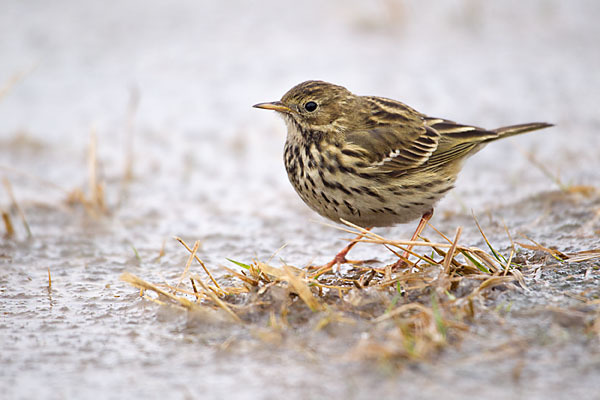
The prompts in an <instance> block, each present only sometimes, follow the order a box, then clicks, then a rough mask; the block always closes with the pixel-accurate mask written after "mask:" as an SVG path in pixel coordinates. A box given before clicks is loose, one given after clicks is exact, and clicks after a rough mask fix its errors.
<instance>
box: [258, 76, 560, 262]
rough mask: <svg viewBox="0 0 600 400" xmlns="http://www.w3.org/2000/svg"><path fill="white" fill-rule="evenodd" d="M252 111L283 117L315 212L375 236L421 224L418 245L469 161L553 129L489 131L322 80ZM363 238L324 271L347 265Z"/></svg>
mask: <svg viewBox="0 0 600 400" xmlns="http://www.w3.org/2000/svg"><path fill="white" fill-rule="evenodd" d="M253 107H255V108H259V109H266V110H273V111H276V112H277V113H278V114H279V115H281V116H282V117H283V119H284V121H285V124H286V126H287V138H286V141H285V145H284V151H283V154H284V157H283V158H284V164H285V168H286V171H287V175H288V178H289V180H290V182H291V184H292V186H293V187H294V189H295V190H296V192H297V193H298V195H299V196H300V198H301V199H302V200H303V201H304V203H306V204H307V205H308V206H309V207H310V208H311V209H313V210H314V211H316V212H317V213H318V214H320V215H321V216H323V217H325V218H328V219H330V220H332V221H334V222H338V223H339V222H343V221H349V222H351V223H353V224H356V225H359V226H361V227H364V228H366V229H369V230H370V229H372V228H374V227H384V226H393V225H396V224H401V223H408V222H411V221H413V220H416V219H419V218H420V222H419V224H418V226H417V229H416V231H415V233H414V235H413V236H412V239H411V240H416V239H417V238H418V237H419V235H421V233H422V231H423V229H424V228H425V226H426V224H427V222H428V221H429V219H431V217H432V215H433V209H434V206H435V205H436V203H437V202H438V201H439V200H440V199H441V198H442V197H444V196H445V195H446V194H447V193H448V192H449V191H450V190H451V189H452V188H453V187H454V185H455V182H456V179H457V176H458V173H459V172H460V170H461V168H462V167H463V164H464V161H465V160H466V159H467V158H468V157H469V156H471V155H473V154H475V153H476V152H477V151H479V150H480V149H481V148H482V147H484V146H485V145H486V144H488V143H489V142H493V141H495V140H498V139H502V138H506V137H509V136H513V135H518V134H522V133H526V132H530V131H534V130H538V129H543V128H548V127H550V126H553V125H552V124H550V123H546V122H532V123H525V124H519V125H510V126H504V127H501V128H497V129H489V130H488V129H483V128H479V127H476V126H472V125H468V124H461V123H457V122H454V121H450V120H447V119H444V118H435V117H430V116H428V115H426V114H423V113H420V112H418V111H417V110H415V109H413V108H411V107H409V106H408V105H406V104H404V103H401V102H400V101H396V100H392V99H389V98H385V97H377V96H360V95H355V94H353V93H351V92H350V91H349V90H348V89H346V88H345V87H343V86H339V85H335V84H332V83H328V82H324V81H320V80H309V81H305V82H302V83H300V84H298V85H296V86H294V87H292V88H291V89H290V90H289V91H288V92H287V93H285V94H284V95H283V97H282V98H281V100H278V101H272V102H263V103H258V104H255V105H254V106H253ZM360 237H362V235H359V237H357V238H356V239H355V240H353V241H352V242H350V244H349V245H348V246H346V247H345V248H344V249H343V250H342V251H340V252H339V253H338V254H337V255H336V256H335V257H334V259H333V260H332V261H331V262H329V263H327V264H325V265H324V266H323V267H322V269H321V270H322V271H323V272H324V271H326V270H328V269H331V267H332V266H333V265H335V264H342V263H344V262H346V261H347V260H346V254H347V253H348V251H349V250H350V249H351V248H352V246H354V245H355V244H356V243H357V241H358V240H359V239H360ZM409 250H410V249H409ZM404 256H405V257H406V258H407V257H408V253H407V252H405V253H404ZM399 263H400V260H399V261H398V262H397V263H396V264H394V265H395V266H396V267H397V266H399V265H400V264H399Z"/></svg>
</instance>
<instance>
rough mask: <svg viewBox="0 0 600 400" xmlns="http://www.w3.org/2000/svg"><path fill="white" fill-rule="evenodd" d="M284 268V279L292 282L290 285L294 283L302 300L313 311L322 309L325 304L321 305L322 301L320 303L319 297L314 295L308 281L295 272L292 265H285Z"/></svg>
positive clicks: (295, 289) (293, 285)
mask: <svg viewBox="0 0 600 400" xmlns="http://www.w3.org/2000/svg"><path fill="white" fill-rule="evenodd" d="M283 269H284V271H285V276H284V279H286V280H287V281H288V282H289V283H290V285H292V287H293V288H294V291H295V292H296V293H298V296H300V298H301V299H302V301H304V303H306V305H307V306H308V307H309V308H310V309H311V310H312V311H319V310H322V309H323V306H322V305H321V303H319V302H318V301H317V299H316V298H315V297H314V296H313V294H312V292H311V291H310V288H309V287H308V285H307V284H306V282H305V281H304V280H302V279H301V278H300V277H299V276H298V275H296V274H295V272H294V270H293V269H292V267H289V266H287V265H284V266H283Z"/></svg>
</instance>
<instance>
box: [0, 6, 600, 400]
mask: <svg viewBox="0 0 600 400" xmlns="http://www.w3.org/2000/svg"><path fill="white" fill-rule="evenodd" d="M598 17H600V2H598V1H594V0H588V1H586V0H575V1H569V2H565V1H560V0H530V1H526V2H524V1H518V0H506V1H502V2H490V1H487V2H485V1H483V0H453V1H443V2H441V1H439V2H423V1H416V0H414V1H409V0H379V1H369V2H366V1H359V0H344V1H342V0H332V1H327V2H324V1H317V0H304V1H302V2H281V1H271V0H269V1H260V2H257V1H242V0H229V1H220V2H216V1H195V0H194V1H193V0H179V1H176V2H174V1H161V0H143V1H142V0H127V1H120V2H116V1H109V2H98V1H96V2H93V1H79V0H57V1H52V2H49V1H41V0H29V1H20V0H3V1H2V6H1V12H0V176H1V177H3V178H6V179H7V180H8V181H9V182H10V183H11V185H12V187H13V189H14V193H15V196H16V198H17V199H18V201H19V202H20V203H21V206H22V207H23V209H24V210H25V214H26V216H27V218H28V219H29V224H30V226H31V230H32V234H33V242H29V241H26V240H25V239H24V237H25V236H24V232H23V230H22V229H21V228H20V226H17V233H16V238H17V239H16V241H12V242H11V241H8V240H5V241H0V243H2V246H1V248H0V250H1V251H2V252H3V253H2V254H4V256H3V258H2V260H3V263H4V264H5V265H6V268H5V271H4V273H3V274H2V279H3V280H2V284H3V285H4V289H3V290H4V291H5V293H9V292H10V293H12V294H11V296H15V298H19V296H22V295H24V294H25V293H28V292H29V291H31V290H34V291H35V290H37V289H35V288H38V286H39V281H40V280H44V279H46V274H47V272H46V269H47V268H48V267H50V268H51V269H52V270H53V271H55V273H56V274H57V279H59V280H58V281H56V283H55V284H56V285H59V284H60V279H62V282H63V284H65V285H71V290H70V291H69V293H66V292H62V294H61V295H59V294H56V292H55V300H54V301H59V302H60V301H61V300H60V299H61V298H60V296H64V297H63V298H62V301H63V303H65V304H66V305H67V309H66V310H63V311H64V314H63V318H64V320H65V322H64V324H65V326H66V327H71V328H73V329H74V330H75V332H76V333H75V335H74V337H75V339H68V338H70V337H73V336H67V334H66V333H60V332H58V333H56V332H55V333H54V334H52V335H49V336H48V335H46V339H45V344H44V346H46V347H48V348H49V349H52V348H53V346H61V348H62V346H64V343H68V344H69V345H70V346H72V348H73V351H70V352H69V351H67V353H66V354H62V353H61V354H62V355H61V356H59V357H58V358H59V359H58V360H57V358H56V355H52V354H49V355H47V356H44V355H43V353H40V354H42V356H41V357H42V359H41V361H42V362H41V364H44V362H47V363H49V364H52V363H57V362H58V363H59V364H60V363H64V364H67V365H70V366H73V369H74V370H76V371H79V370H82V371H83V372H81V373H80V374H81V375H80V376H79V379H77V380H69V379H70V378H64V379H65V381H64V382H66V383H69V384H73V385H75V386H76V387H77V385H81V386H82V387H80V389H81V390H83V391H84V392H85V390H86V389H84V388H83V386H84V385H88V387H89V388H97V387H102V385H101V384H99V383H98V384H97V385H96V386H94V385H95V384H96V383H97V382H96V381H95V380H94V379H95V378H94V377H92V376H91V375H90V373H86V372H84V370H85V368H83V369H81V368H79V367H80V366H81V365H87V364H86V363H88V362H89V360H88V361H85V360H81V358H80V355H79V354H80V351H82V349H81V347H80V346H82V344H81V343H80V339H81V337H83V336H84V335H86V337H87V335H92V337H94V336H93V335H98V338H100V337H103V336H104V335H105V333H106V329H108V331H109V332H111V335H112V336H113V342H111V343H110V344H105V346H107V348H108V349H109V350H110V349H112V350H113V351H114V352H113V353H111V352H110V351H109V352H108V355H106V356H105V357H106V358H103V357H102V356H101V357H100V359H99V360H100V361H99V362H101V363H104V364H103V365H104V366H106V369H105V370H104V374H106V375H104V377H105V378H106V379H107V380H108V382H113V383H114V385H115V387H119V385H122V387H121V389H123V390H124V389H125V387H127V385H126V384H127V382H128V381H127V380H126V379H137V378H140V376H141V375H130V374H134V373H133V372H129V371H123V370H120V369H116V370H114V371H113V370H112V369H111V368H112V366H114V365H116V364H119V365H125V366H126V365H130V364H128V363H127V361H126V360H125V361H124V360H122V359H121V358H119V356H115V354H118V352H119V351H122V350H123V349H124V351H125V353H127V351H128V350H129V351H130V352H131V353H132V354H133V353H134V352H135V351H137V350H136V349H140V348H141V350H140V351H141V353H143V354H146V357H147V361H148V362H150V361H149V360H150V359H151V358H152V357H156V354H155V353H152V354H150V349H152V351H157V350H158V349H156V346H155V343H157V338H156V337H149V336H144V335H142V336H141V337H138V339H136V340H137V342H136V343H135V344H134V345H132V344H131V341H130V339H129V338H128V337H125V335H124V334H121V333H118V332H120V330H121V329H122V326H121V322H122V320H121V319H120V318H125V319H127V318H130V319H131V321H135V322H131V323H133V324H141V325H136V327H135V329H136V331H137V330H143V328H144V326H143V324H144V322H143V321H140V320H138V319H137V317H136V316H133V315H131V314H128V313H130V312H131V310H129V309H128V308H127V307H128V306H127V303H128V302H129V301H130V300H131V301H134V300H133V299H134V298H135V297H131V299H129V297H127V299H128V300H124V299H121V300H119V301H123V303H125V304H124V305H120V306H118V307H122V309H120V313H121V314H120V315H121V317H118V316H116V315H115V316H112V314H111V313H108V311H107V309H111V310H113V308H112V307H117V306H116V305H115V304H114V302H111V303H107V304H105V305H100V306H99V310H96V311H93V310H91V311H88V314H86V315H81V314H79V312H78V311H77V310H78V309H77V307H75V308H74V309H73V310H71V309H70V308H71V307H72V305H73V304H79V302H81V301H85V300H86V299H88V300H89V299H90V298H96V296H100V298H103V296H113V295H114V294H115V293H116V294H117V295H120V296H125V295H130V294H131V288H127V287H125V286H123V285H121V286H119V285H117V288H112V289H111V288H109V287H108V286H107V287H106V288H105V287H104V285H105V284H108V283H110V282H116V281H117V280H118V276H119V274H120V273H121V272H122V271H123V270H131V269H135V270H136V271H135V272H137V273H139V274H141V275H144V276H145V277H146V278H149V277H161V278H163V277H167V278H172V277H175V276H178V274H180V273H181V268H182V265H183V264H184V263H185V259H186V253H185V252H184V251H182V249H181V248H180V246H179V245H178V244H177V243H176V242H174V241H173V240H172V239H171V238H172V237H173V236H182V237H184V238H185V239H186V240H201V242H202V247H201V253H202V255H201V257H202V258H203V259H204V260H205V261H206V262H207V263H208V264H210V265H213V266H215V268H216V266H217V265H219V264H223V263H225V262H226V261H225V258H226V257H229V258H233V259H237V260H240V261H244V262H249V261H251V259H253V258H258V259H261V260H267V259H269V257H271V256H272V255H273V254H274V253H275V252H276V251H277V250H278V249H279V248H280V247H281V246H282V245H284V244H287V247H285V248H284V249H283V250H281V251H280V252H279V253H277V257H276V259H275V261H274V263H275V264H277V263H278V262H279V260H278V258H279V257H280V258H281V259H283V260H285V261H286V262H290V263H293V264H295V265H298V266H304V265H306V264H308V263H310V262H325V261H327V260H328V259H329V258H330V257H331V255H333V254H334V252H335V251H337V250H338V249H339V247H341V246H342V245H343V242H342V241H340V240H338V237H342V236H343V235H342V234H341V233H340V232H338V231H335V230H333V229H332V228H330V227H325V226H323V225H322V224H320V223H319V221H320V222H322V221H323V220H322V219H320V217H318V216H317V215H315V214H314V213H312V211H310V210H309V209H308V208H307V207H306V206H304V205H303V204H302V202H301V200H300V199H299V198H298V197H297V196H296V194H295V193H294V191H293V189H292V187H291V185H289V183H288V182H287V177H286V174H285V170H284V167H283V162H282V149H283V143H284V141H285V126H284V124H283V122H282V121H281V120H280V118H278V117H277V116H276V115H275V114H274V113H269V112H265V111H259V110H256V109H253V108H252V107H251V106H252V105H253V104H255V103H258V102H262V101H273V100H277V99H279V98H280V97H281V96H282V95H283V94H284V93H285V92H286V91H287V90H288V89H289V88H291V87H292V86H293V85H295V84H297V83H299V82H301V81H304V80H308V79H322V80H326V81H330V82H333V83H336V84H340V85H343V86H345V87H347V88H348V89H349V90H351V91H352V92H354V93H356V94H364V95H378V96H384V97H389V98H393V99H397V100H400V101H402V102H405V103H406V104H409V105H411V106H412V107H414V108H416V109H417V110H419V111H421V112H424V113H426V114H428V115H431V116H436V117H443V118H447V119H451V120H455V121H460V122H463V123H470V124H474V125H479V126H482V127H486V128H496V127H499V126H502V125H509V124H516V123H524V122H534V121H545V122H551V123H554V124H556V127H554V128H552V129H547V130H544V131H540V132H535V133H531V134H527V135H524V136H518V137H515V138H511V139H509V140H505V141H501V142H496V143H494V144H493V145H492V146H489V147H488V148H486V149H484V150H483V151H482V152H480V153H478V154H477V155H476V156H474V157H473V158H472V159H471V160H469V162H467V164H466V167H465V169H464V171H463V173H462V175H461V177H460V179H459V181H458V185H457V189H456V190H455V191H454V192H453V193H452V194H451V195H449V196H448V197H447V198H446V199H445V200H443V201H442V203H441V204H440V206H439V207H438V212H437V213H436V215H435V216H434V220H433V221H432V222H433V224H434V225H436V226H438V225H441V227H442V228H448V229H449V231H450V232H453V230H454V229H455V224H454V222H451V223H446V224H447V225H445V222H444V221H446V218H449V217H451V216H452V215H462V216H465V218H466V219H465V220H469V221H471V222H470V223H471V224H472V220H471V217H470V210H471V209H473V210H474V211H475V212H476V213H483V212H489V211H490V210H494V209H496V208H498V207H504V206H507V207H508V208H509V209H511V208H512V209H518V208H519V202H520V201H522V200H526V199H528V198H531V197H532V196H534V197H535V196H542V197H543V196H545V193H547V192H551V191H556V190H558V189H559V185H557V181H560V182H561V183H562V184H564V185H596V186H597V184H598V182H599V178H600V136H599V135H598V131H599V130H600V118H599V113H598V105H599V104H600V72H599V71H600V51H598V39H599V38H600V24H598V23H597V22H598ZM92 133H93V135H92ZM94 137H95V139H93V138H94ZM94 140H95V143H96V145H95V152H96V155H95V157H96V158H97V167H96V169H95V172H94V174H96V175H95V176H96V178H97V179H98V182H101V183H102V185H103V186H102V187H103V189H104V192H103V196H104V201H105V203H106V210H107V212H106V215H107V217H105V218H104V219H102V218H101V219H99V220H98V219H90V218H89V216H87V214H86V213H84V212H78V211H77V209H76V208H75V209H72V208H71V209H69V208H65V206H64V204H65V200H66V199H67V198H69V196H70V195H71V196H72V194H73V190H76V189H79V190H81V191H82V192H83V193H85V194H86V196H92V194H91V193H90V190H91V191H93V188H92V189H88V185H89V181H90V170H89V167H88V165H89V164H90V157H91V156H90V153H89V147H90V143H92V142H94ZM532 158H533V159H534V160H535V162H532V161H531V159H532ZM540 165H541V166H542V167H540ZM9 204H10V198H9V196H8V195H7V194H6V193H4V192H0V206H2V207H4V208H7V207H8V205H9ZM531 207H532V208H533V209H534V210H535V208H536V206H535V205H532V206H531ZM534 214H535V213H534ZM511 215H512V214H511V213H510V212H506V215H503V217H506V223H507V225H508V226H509V228H510V229H521V228H526V227H527V226H528V225H527V224H528V223H530V222H531V220H532V219H535V218H537V217H538V215H532V216H531V217H527V216H523V215H518V216H514V217H512V219H511ZM15 219H16V217H15ZM307 220H310V221H316V222H314V223H313V222H310V223H308V224H307ZM538 228H539V226H538ZM551 228H552V229H550V228H548V229H546V230H544V229H543V228H540V230H539V235H540V236H535V233H534V234H533V236H534V237H538V238H539V237H542V238H549V237H551V235H552V234H553V229H554V227H551ZM412 229H414V227H413V226H412V225H411V226H408V225H407V226H399V227H395V228H390V229H385V230H381V231H379V232H378V233H382V234H385V235H387V236H396V237H405V236H407V235H409V234H410V232H411V230H412ZM469 229H470V230H471V231H472V233H469ZM469 229H467V230H466V232H465V233H464V234H463V236H464V237H465V238H475V237H478V233H477V231H475V230H474V229H472V227H471V228H469ZM498 235H501V236H504V231H503V229H499V233H498ZM544 235H545V236H544ZM473 240H475V239H473ZM477 240H479V239H477ZM164 243H166V244H164ZM577 243H578V242H577V241H576V240H575V241H573V242H572V243H571V242H569V245H570V246H574V247H573V248H574V249H577V248H578V247H577V246H580V247H581V246H583V247H585V246H587V244H585V245H584V244H581V243H580V244H577ZM473 244H477V243H475V242H473ZM163 246H164V247H165V248H166V253H165V256H164V257H163V258H161V259H160V260H159V261H155V257H156V256H157V254H158V252H159V250H160V248H161V247H163ZM132 247H134V248H135V252H136V257H134V252H133V251H132ZM579 249H580V248H579ZM372 253H373V248H372V247H369V246H363V247H360V246H357V248H356V250H355V251H353V258H359V259H360V258H361V256H362V258H372V257H373V254H372ZM379 256H380V257H381V258H384V259H385V257H388V255H386V254H381V255H378V257H379ZM25 266H26V267H27V269H26V271H27V272H23V268H25ZM84 266H85V268H84ZM59 277H60V278H59ZM91 277H93V278H91ZM35 282H38V283H35ZM92 282H94V283H92ZM36 285H37V286H36ZM8 287H10V288H11V289H10V290H8V289H6V288H8ZM34 299H35V296H34ZM7 304H8V303H5V305H7ZM10 304H11V305H10V306H7V308H6V309H7V310H10V311H9V312H7V313H5V314H3V315H11V316H12V318H13V319H12V322H9V323H7V324H8V326H9V329H8V330H7V332H8V333H5V334H4V335H5V338H9V336H10V337H11V341H10V343H17V344H14V345H12V344H11V346H8V347H7V348H6V349H5V350H3V353H4V354H5V355H4V357H5V361H7V363H8V365H9V367H8V370H7V371H8V372H6V374H7V375H6V376H7V377H10V379H9V380H7V382H10V383H11V385H12V387H16V388H17V389H18V388H21V389H18V390H23V391H24V392H21V393H27V388H26V386H27V385H26V384H24V382H26V380H27V379H29V378H31V377H32V376H34V375H35V376H36V379H41V382H47V383H48V382H51V381H55V382H56V381H58V382H61V378H60V377H59V376H57V375H56V373H55V372H54V371H53V370H51V369H48V370H46V369H44V367H43V366H41V367H40V366H38V367H36V368H38V369H36V368H34V369H33V370H32V372H30V373H29V374H28V375H20V372H18V371H22V368H23V367H24V366H26V365H30V364H28V363H30V361H31V360H30V359H28V358H27V357H23V356H22V354H24V353H22V352H27V351H31V349H35V348H36V346H40V344H39V341H38V339H37V338H36V337H35V336H34V337H31V338H30V339H25V338H20V339H19V341H17V342H13V341H12V340H16V339H14V338H16V337H19V336H18V331H19V329H21V328H22V327H23V326H24V324H32V323H33V324H34V325H33V326H31V325H28V326H29V328H31V329H41V331H43V326H46V325H44V323H42V322H40V325H39V326H38V325H35V324H36V323H34V322H31V313H35V315H36V316H38V317H39V316H41V317H40V318H42V319H44V318H46V317H47V318H51V313H50V311H49V310H46V311H45V312H46V314H44V312H42V311H40V310H39V309H37V308H36V307H37V306H36V305H35V302H33V303H32V302H28V301H22V302H17V303H10ZM135 312H138V313H139V310H137V311H135ZM135 312H134V313H135ZM98 313H100V314H102V318H108V319H107V320H105V321H108V322H105V324H107V325H108V326H110V327H111V328H106V325H103V327H102V328H94V327H96V322H97V318H100V316H99V314H98ZM105 313H108V314H105ZM136 315H137V314H136ZM123 316H127V317H123ZM7 318H8V317H7ZM165 329H166V333H165V335H164V337H161V339H160V340H162V342H161V341H160V340H159V341H158V342H159V343H162V344H161V346H162V347H163V348H164V349H170V346H175V345H177V344H176V343H175V344H173V343H172V342H171V339H170V338H167V336H169V335H168V334H169V333H170V331H169V329H168V328H165ZM61 332H62V331H61ZM11 335H12V336H11ZM53 335H54V336H53ZM8 342H9V340H8V339H7V343H8ZM90 346H91V349H92V351H93V350H94V345H90ZM132 346H136V347H135V348H134V347H132ZM117 349H121V350H119V351H117ZM164 349H161V350H158V351H167V350H164ZM88 350H89V349H88ZM171 350H172V351H175V350H174V349H171ZM144 351H146V353H144ZM25 354H26V353H25ZM143 354H142V355H140V354H137V355H136V356H137V357H142V356H143ZM158 356H159V358H160V357H163V358H165V357H168V356H167V355H166V354H160V353H159V355H158ZM111 357H116V358H111ZM132 357H133V356H132ZM28 360H29V361H28ZM115 360H117V362H115ZM137 361H138V359H137V358H132V359H131V360H130V362H131V363H136V362H137ZM188 361H189V362H191V361H190V360H186V361H182V362H183V363H185V362H188ZM3 364H5V365H6V363H4V362H3ZM37 364H38V363H36V365H37ZM259 367H260V368H262V367H264V366H262V365H259ZM306 367H307V368H308V367H309V365H307V366H306ZM159 371H160V370H159ZM300 371H301V373H300V375H303V376H306V379H308V380H310V379H311V378H310V377H311V375H310V373H309V372H308V371H305V370H302V368H301V369H300ZM154 372H156V371H154ZM272 372H273V373H277V371H272ZM95 373H98V371H96V372H95ZM160 373H165V371H161V372H160ZM119 374H123V376H120V375H119ZM40 376H42V377H43V378H40ZM100 376H103V375H102V374H101V375H100ZM151 376H152V374H149V375H148V376H147V377H146V378H147V379H148V382H147V383H148V385H149V387H152V384H153V383H152V380H151ZM123 379H125V380H123ZM140 379H143V378H140ZM181 379H184V380H185V374H184V375H183V376H182V377H181ZM240 379H248V380H251V379H250V378H249V377H248V376H246V378H240ZM283 381H284V382H287V381H285V379H284V380H283ZM95 382H96V383H95ZM259 384H260V382H259ZM98 385H99V386H98ZM440 390H442V389H440ZM67 393H68V392H67ZM77 393H80V392H77Z"/></svg>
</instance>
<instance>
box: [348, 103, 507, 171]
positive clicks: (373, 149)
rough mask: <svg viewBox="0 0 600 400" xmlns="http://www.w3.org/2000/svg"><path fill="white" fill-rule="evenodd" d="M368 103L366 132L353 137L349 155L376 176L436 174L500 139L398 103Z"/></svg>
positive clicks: (482, 130)
mask: <svg viewBox="0 0 600 400" xmlns="http://www.w3.org/2000/svg"><path fill="white" fill-rule="evenodd" d="M363 101H364V102H365V103H364V104H363V106H364V107H365V108H368V109H369V110H370V113H368V115H367V117H366V118H365V120H364V121H361V123H360V124H359V126H361V128H362V127H366V129H357V130H353V131H351V132H347V134H346V143H347V146H346V148H345V149H344V150H343V153H345V154H346V155H348V156H355V157H359V158H360V159H362V160H365V162H364V163H363V164H365V165H364V166H363V165H361V166H363V167H365V168H368V169H369V170H371V172H373V170H377V172H380V173H385V174H403V173H404V172H406V171H409V170H411V169H413V168H416V167H421V168H427V169H436V168H439V167H443V166H444V165H445V164H447V163H450V162H452V161H455V160H459V159H462V158H464V157H465V156H466V155H467V154H469V153H470V152H473V151H475V150H476V148H477V147H478V145H480V144H481V143H482V142H485V141H489V140H493V139H496V138H498V137H499V134H498V133H497V132H494V131H488V130H485V129H481V128H477V127H474V126H470V125H462V124H458V123H456V122H454V121H449V120H445V119H439V118H430V117H427V116H425V115H423V114H421V113H419V112H417V111H416V110H414V109H412V108H410V107H409V106H407V105H405V104H403V103H400V102H398V101H394V100H390V99H385V98H380V97H363Z"/></svg>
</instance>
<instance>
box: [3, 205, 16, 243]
mask: <svg viewBox="0 0 600 400" xmlns="http://www.w3.org/2000/svg"><path fill="white" fill-rule="evenodd" d="M2 221H4V229H5V230H6V236H7V237H12V236H14V234H15V228H14V227H13V224H12V221H11V220H10V214H9V213H7V212H6V211H4V210H2Z"/></svg>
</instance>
